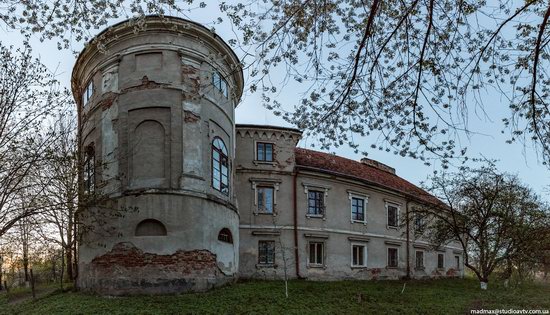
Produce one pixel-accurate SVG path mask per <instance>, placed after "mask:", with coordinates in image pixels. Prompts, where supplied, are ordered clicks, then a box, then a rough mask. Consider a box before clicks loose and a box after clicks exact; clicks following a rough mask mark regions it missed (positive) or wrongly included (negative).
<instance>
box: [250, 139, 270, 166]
mask: <svg viewBox="0 0 550 315" xmlns="http://www.w3.org/2000/svg"><path fill="white" fill-rule="evenodd" d="M255 143H256V147H255V150H254V151H255V156H254V158H255V159H254V161H256V162H260V163H273V162H275V143H273V142H265V141H256V142H255ZM268 145H269V146H271V160H268V159H267V154H266V152H267V151H266V147H267V146H268ZM260 146H263V147H264V148H263V155H264V156H263V159H261V158H260Z"/></svg>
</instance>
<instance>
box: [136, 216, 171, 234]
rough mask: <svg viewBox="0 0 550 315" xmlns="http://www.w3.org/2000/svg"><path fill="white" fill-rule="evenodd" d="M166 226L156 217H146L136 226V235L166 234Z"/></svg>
mask: <svg viewBox="0 0 550 315" xmlns="http://www.w3.org/2000/svg"><path fill="white" fill-rule="evenodd" d="M166 234H167V233H166V227H164V224H162V223H161V222H160V221H158V220H155V219H145V220H143V221H141V222H139V224H138V225H137V227H136V236H166Z"/></svg>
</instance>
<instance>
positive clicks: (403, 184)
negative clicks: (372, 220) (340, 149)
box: [294, 148, 443, 205]
mask: <svg viewBox="0 0 550 315" xmlns="http://www.w3.org/2000/svg"><path fill="white" fill-rule="evenodd" d="M294 152H295V156H296V165H297V166H298V167H302V168H310V169H315V170H318V171H321V172H328V173H332V174H335V175H340V176H344V177H351V178H354V179H357V180H360V181H363V182H365V183H367V184H370V185H375V186H380V187H382V188H386V189H389V190H393V191H396V192H399V193H403V194H405V195H407V196H408V197H411V198H413V199H416V200H417V201H421V202H428V203H431V204H437V205H442V204H443V203H442V202H441V201H440V200H439V199H437V198H436V197H434V196H433V195H431V194H430V193H428V192H426V191H425V190H423V189H422V188H420V187H418V186H416V185H414V184H412V183H410V182H408V181H406V180H405V179H403V178H401V177H399V176H397V175H395V174H392V173H390V172H388V171H384V170H381V169H379V168H377V167H374V166H370V165H366V164H364V163H361V162H357V161H354V160H350V159H346V158H343V157H340V156H337V155H333V154H329V153H323V152H319V151H313V150H308V149H303V148H295V149H294Z"/></svg>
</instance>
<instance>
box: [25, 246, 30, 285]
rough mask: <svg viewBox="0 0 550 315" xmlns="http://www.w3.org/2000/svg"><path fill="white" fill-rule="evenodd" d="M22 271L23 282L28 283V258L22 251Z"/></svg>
mask: <svg viewBox="0 0 550 315" xmlns="http://www.w3.org/2000/svg"><path fill="white" fill-rule="evenodd" d="M23 271H24V273H25V282H27V283H28V282H29V280H30V278H29V256H28V253H27V251H26V250H24V251H23Z"/></svg>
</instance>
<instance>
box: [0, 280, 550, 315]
mask: <svg viewBox="0 0 550 315" xmlns="http://www.w3.org/2000/svg"><path fill="white" fill-rule="evenodd" d="M404 283H405V282H403V281H338V282H312V281H297V280H294V281H291V282H290V283H289V293H290V296H289V298H288V299H286V298H285V296H284V283H283V282H282V281H251V282H242V283H237V284H234V285H231V286H226V287H223V288H220V289H216V290H213V291H210V292H208V293H195V294H183V295H171V296H139V297H117V298H113V297H100V296H95V295H90V294H84V293H74V292H64V293H61V292H58V293H54V294H50V295H48V296H46V297H42V298H39V299H37V300H36V301H32V300H29V301H25V302H20V303H16V304H13V303H7V300H6V297H5V296H4V295H2V294H0V313H2V314H4V313H6V314H41V315H44V314H109V315H112V314H189V313H192V314H204V313H209V314H212V313H214V314H242V313H246V314H469V311H468V310H470V309H472V308H474V309H480V308H484V309H496V308H499V309H510V308H512V309H545V310H550V285H535V284H524V285H521V286H518V287H513V288H509V289H505V288H504V287H503V286H502V285H499V284H496V283H494V282H493V283H490V284H489V290H488V291H481V290H480V289H479V283H478V282H477V281H474V280H457V279H446V280H431V281H409V282H407V283H406V286H405V291H404V292H403V293H401V291H402V289H403V284H404Z"/></svg>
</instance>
